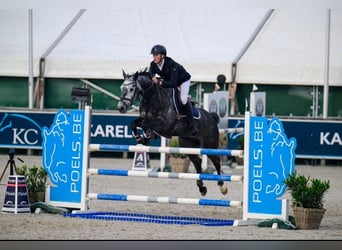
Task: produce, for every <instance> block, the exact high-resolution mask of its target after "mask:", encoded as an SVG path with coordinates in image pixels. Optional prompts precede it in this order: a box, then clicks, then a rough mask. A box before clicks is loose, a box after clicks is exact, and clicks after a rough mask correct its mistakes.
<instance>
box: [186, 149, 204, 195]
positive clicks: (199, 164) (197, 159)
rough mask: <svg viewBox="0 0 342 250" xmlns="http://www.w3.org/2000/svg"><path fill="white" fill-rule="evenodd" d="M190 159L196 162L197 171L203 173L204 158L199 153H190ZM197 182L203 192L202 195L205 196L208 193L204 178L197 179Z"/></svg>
mask: <svg viewBox="0 0 342 250" xmlns="http://www.w3.org/2000/svg"><path fill="white" fill-rule="evenodd" d="M188 156H189V159H190V161H191V162H192V163H193V164H194V166H195V168H196V172H197V173H198V174H200V173H202V159H201V158H200V157H199V156H198V155H188ZM196 184H197V186H198V189H199V191H200V193H201V195H203V196H205V195H206V194H207V187H206V186H204V184H203V181H202V180H197V181H196Z"/></svg>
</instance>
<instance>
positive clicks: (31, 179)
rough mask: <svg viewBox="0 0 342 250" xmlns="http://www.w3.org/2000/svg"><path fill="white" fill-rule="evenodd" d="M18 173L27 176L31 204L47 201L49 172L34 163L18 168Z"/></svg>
mask: <svg viewBox="0 0 342 250" xmlns="http://www.w3.org/2000/svg"><path fill="white" fill-rule="evenodd" d="M16 172H17V174H18V175H23V176H25V180H26V186H27V191H28V194H29V202H30V203H31V204H33V203H36V202H38V201H43V202H44V201H45V189H46V182H47V178H48V174H47V172H46V171H45V169H44V168H42V167H37V166H36V165H33V166H32V167H30V168H29V167H27V165H24V166H22V167H18V168H17V169H16Z"/></svg>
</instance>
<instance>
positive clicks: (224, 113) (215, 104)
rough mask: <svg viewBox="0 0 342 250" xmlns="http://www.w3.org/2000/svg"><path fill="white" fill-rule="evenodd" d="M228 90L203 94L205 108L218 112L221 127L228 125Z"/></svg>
mask: <svg viewBox="0 0 342 250" xmlns="http://www.w3.org/2000/svg"><path fill="white" fill-rule="evenodd" d="M228 95H229V93H228V91H217V92H214V93H205V94H204V96H203V108H204V109H205V110H207V111H208V112H214V113H217V114H218V116H219V117H220V123H219V127H220V128H226V127H227V119H228V112H229V102H228Z"/></svg>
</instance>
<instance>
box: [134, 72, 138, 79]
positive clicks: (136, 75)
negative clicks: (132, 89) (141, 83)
mask: <svg viewBox="0 0 342 250" xmlns="http://www.w3.org/2000/svg"><path fill="white" fill-rule="evenodd" d="M138 75H139V72H138V71H137V72H135V74H134V79H137V78H138Z"/></svg>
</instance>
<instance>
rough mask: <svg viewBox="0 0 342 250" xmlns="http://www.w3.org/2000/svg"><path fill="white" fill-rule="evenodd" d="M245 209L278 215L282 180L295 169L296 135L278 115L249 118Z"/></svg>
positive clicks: (283, 190) (283, 191)
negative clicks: (289, 133) (286, 129)
mask: <svg viewBox="0 0 342 250" xmlns="http://www.w3.org/2000/svg"><path fill="white" fill-rule="evenodd" d="M250 127H251V128H250V155H249V164H250V168H249V194H248V196H249V197H248V212H249V213H267V214H275V215H279V214H281V208H282V207H281V203H282V202H281V196H282V195H284V193H285V191H286V185H285V184H284V180H285V179H286V178H287V177H288V175H289V174H291V173H293V172H294V170H295V158H296V155H295V149H296V146H297V142H296V139H295V138H290V139H288V138H287V136H286V134H285V132H284V128H283V124H282V123H281V121H280V120H279V119H277V118H273V119H272V120H271V121H270V122H268V121H267V118H266V117H251V120H250Z"/></svg>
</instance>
